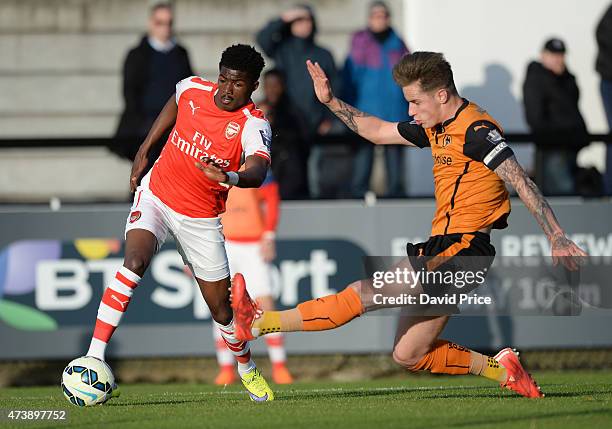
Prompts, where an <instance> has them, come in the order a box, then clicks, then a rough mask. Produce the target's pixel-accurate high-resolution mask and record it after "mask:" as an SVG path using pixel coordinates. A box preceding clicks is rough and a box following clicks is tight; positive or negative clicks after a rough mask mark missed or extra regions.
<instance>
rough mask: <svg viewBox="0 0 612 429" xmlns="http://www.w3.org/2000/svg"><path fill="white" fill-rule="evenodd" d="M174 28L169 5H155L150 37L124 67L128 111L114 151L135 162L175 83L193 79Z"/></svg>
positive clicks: (132, 52)
mask: <svg viewBox="0 0 612 429" xmlns="http://www.w3.org/2000/svg"><path fill="white" fill-rule="evenodd" d="M172 24H173V12H172V7H171V6H170V4H169V3H158V4H156V5H154V6H153V7H152V8H151V11H150V14H149V24H148V32H147V34H146V35H145V36H143V38H142V40H141V41H140V44H139V45H138V46H137V47H135V48H133V49H132V50H130V51H129V52H128V54H127V57H126V59H125V63H124V65H123V97H124V99H125V110H124V111H123V114H122V115H121V119H120V121H119V126H118V128H117V132H116V134H115V138H116V143H115V147H114V148H113V151H114V152H116V153H117V154H118V155H120V156H122V157H125V158H127V159H130V160H132V161H133V160H134V156H135V155H136V152H137V151H138V148H139V147H140V144H141V143H142V140H143V139H144V138H145V136H146V135H147V133H148V132H149V130H150V129H151V125H153V122H154V121H155V118H157V115H158V114H159V112H161V110H162V108H163V107H164V105H165V104H166V102H167V101H168V99H169V98H170V96H172V94H174V92H175V86H176V83H177V82H178V81H180V80H182V79H184V78H186V77H189V76H191V75H193V71H192V69H191V65H190V63H189V55H188V53H187V50H186V49H185V48H183V47H182V46H180V45H179V44H177V42H176V40H175V39H174V35H173V31H172ZM164 141H165V140H164ZM157 146H158V148H157V149H152V153H151V156H150V157H149V159H150V164H151V165H152V164H153V163H154V162H155V160H156V159H157V157H158V156H159V153H160V151H161V149H162V146H163V145H161V144H158V145H157ZM149 168H150V166H149V167H148V168H147V169H146V171H148V170H149ZM146 171H145V173H146Z"/></svg>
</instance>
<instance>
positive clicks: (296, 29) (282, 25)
mask: <svg viewBox="0 0 612 429" xmlns="http://www.w3.org/2000/svg"><path fill="white" fill-rule="evenodd" d="M316 33H317V24H316V20H315V17H314V13H313V10H312V8H311V7H310V6H308V5H299V6H295V7H293V8H291V9H289V10H287V11H286V12H284V13H283V14H282V15H281V16H280V17H279V18H275V19H273V20H272V21H270V22H269V23H268V24H267V25H266V26H265V27H264V28H262V29H261V30H260V31H259V32H258V33H257V36H256V39H257V43H258V44H259V46H261V48H262V49H263V51H264V52H265V54H266V55H267V56H268V57H270V58H272V59H273V60H274V62H275V65H276V68H278V69H279V70H281V71H282V72H283V73H284V74H285V79H286V84H287V85H286V88H287V95H288V96H289V100H290V101H291V103H292V104H293V105H294V106H295V108H296V110H297V112H298V114H299V115H300V117H301V118H302V119H303V121H304V124H305V131H306V138H307V142H306V143H307V145H308V147H309V148H310V147H311V146H312V144H313V143H314V142H315V141H316V138H317V136H322V135H326V134H328V133H329V131H330V129H331V127H332V120H333V115H331V113H330V112H329V111H328V110H327V109H326V108H325V106H323V105H322V104H321V103H319V102H318V101H317V98H316V96H315V93H314V90H313V88H312V83H311V82H310V76H309V75H308V70H307V69H306V60H308V59H310V60H311V61H313V62H317V63H319V64H320V65H321V67H322V68H323V70H325V73H327V76H329V79H330V82H331V83H332V85H333V86H335V84H336V83H337V78H336V75H337V72H336V65H335V64H334V59H333V57H332V54H331V53H330V52H329V51H328V50H327V49H325V48H322V47H321V46H319V45H317V44H316V43H315V36H316ZM311 152H312V154H309V157H310V158H311V159H310V161H309V174H308V175H309V183H310V184H311V189H310V193H311V194H312V195H315V196H316V195H317V194H318V191H317V189H318V186H317V184H318V163H319V157H320V152H319V150H318V149H315V150H312V151H311Z"/></svg>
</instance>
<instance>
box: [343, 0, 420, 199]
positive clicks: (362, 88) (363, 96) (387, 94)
mask: <svg viewBox="0 0 612 429" xmlns="http://www.w3.org/2000/svg"><path fill="white" fill-rule="evenodd" d="M406 53H408V49H407V48H406V45H405V44H404V42H403V41H402V39H400V38H399V36H398V35H397V34H396V33H395V31H393V28H391V13H390V10H389V8H388V6H387V5H386V4H385V3H384V2H382V1H375V2H373V3H371V4H370V9H369V15H368V28H366V29H365V30H361V31H358V32H356V33H354V34H353V37H352V40H351V48H350V53H349V56H348V57H347V59H346V63H345V65H344V75H343V90H344V94H345V95H344V97H345V100H346V101H347V103H349V104H352V105H353V106H355V107H356V108H357V109H359V110H362V111H364V112H368V113H370V114H372V115H375V116H378V117H380V118H383V119H384V120H386V121H391V122H401V121H405V120H406V119H408V103H407V102H406V100H405V99H404V96H403V94H402V90H401V88H400V87H399V86H398V85H397V84H396V83H395V82H394V81H393V76H392V72H391V71H392V69H393V66H394V65H395V64H397V63H398V62H399V60H400V58H401V57H402V56H403V55H404V54H406ZM403 150H404V148H403V147H402V146H399V145H398V146H386V147H385V164H386V169H387V196H389V197H402V196H404V187H403V174H402V172H403V171H404V165H403V153H404V152H403ZM373 158H374V146H373V145H372V144H371V143H369V142H365V141H361V142H360V144H359V146H358V148H357V153H356V156H355V165H354V171H355V175H354V180H353V186H352V188H353V196H354V197H356V198H363V196H364V194H365V193H366V192H367V191H368V190H369V189H370V175H371V174H372V162H373Z"/></svg>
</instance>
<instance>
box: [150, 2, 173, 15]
mask: <svg viewBox="0 0 612 429" xmlns="http://www.w3.org/2000/svg"><path fill="white" fill-rule="evenodd" d="M160 9H168V10H169V11H170V12H172V4H170V3H168V2H159V3H155V4H154V5H153V6H151V9H149V16H152V15H153V14H154V13H155V12H157V11H158V10H160Z"/></svg>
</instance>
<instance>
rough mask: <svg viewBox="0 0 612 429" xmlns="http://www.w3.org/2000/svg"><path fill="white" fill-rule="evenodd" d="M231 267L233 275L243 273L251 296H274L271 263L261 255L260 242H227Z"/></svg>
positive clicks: (226, 246) (226, 247)
mask: <svg viewBox="0 0 612 429" xmlns="http://www.w3.org/2000/svg"><path fill="white" fill-rule="evenodd" d="M225 249H226V251H227V259H228V260H229V269H230V272H231V273H232V276H233V275H234V274H236V273H241V274H242V275H243V276H244V280H245V281H246V287H247V291H248V292H249V295H251V298H254V299H255V298H259V297H260V296H272V276H271V273H270V264H268V263H266V262H265V261H264V260H263V258H262V257H261V251H260V244H259V242H241V241H231V240H227V241H226V242H225Z"/></svg>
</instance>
